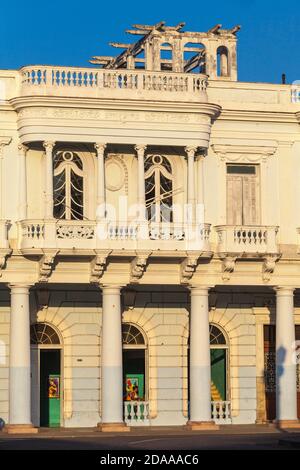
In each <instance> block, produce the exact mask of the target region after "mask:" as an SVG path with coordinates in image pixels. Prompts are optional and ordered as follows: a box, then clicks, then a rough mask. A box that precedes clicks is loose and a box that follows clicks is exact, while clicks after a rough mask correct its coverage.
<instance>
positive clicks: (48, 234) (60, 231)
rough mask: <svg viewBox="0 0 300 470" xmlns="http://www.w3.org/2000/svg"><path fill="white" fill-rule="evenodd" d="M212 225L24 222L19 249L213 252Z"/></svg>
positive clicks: (21, 224)
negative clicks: (211, 245)
mask: <svg viewBox="0 0 300 470" xmlns="http://www.w3.org/2000/svg"><path fill="white" fill-rule="evenodd" d="M209 236H210V225H209V224H199V225H197V226H193V227H191V226H185V225H184V224H176V223H152V222H150V223H148V222H141V223H136V222H133V223H128V222H124V223H122V222H100V223H97V222H95V221H89V220H82V221H79V220H76V221H75V220H55V219H53V220H46V221H44V220H23V221H21V222H19V248H20V249H23V250H26V249H27V250H36V249H44V248H57V249H60V250H63V249H73V250H74V249H79V250H80V249H89V250H93V249H96V248H109V249H113V248H116V249H139V248H142V249H150V250H151V249H152V250H153V249H160V250H186V249H189V248H191V249H198V250H199V251H202V252H210V240H209Z"/></svg>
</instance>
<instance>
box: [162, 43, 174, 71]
mask: <svg viewBox="0 0 300 470" xmlns="http://www.w3.org/2000/svg"><path fill="white" fill-rule="evenodd" d="M160 70H169V71H172V70H173V47H172V45H171V44H169V43H168V42H165V43H164V44H161V46H160Z"/></svg>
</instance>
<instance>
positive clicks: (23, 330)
mask: <svg viewBox="0 0 300 470" xmlns="http://www.w3.org/2000/svg"><path fill="white" fill-rule="evenodd" d="M9 287H10V291H11V311H10V345H9V347H10V350H9V424H8V426H6V430H7V431H8V432H9V433H28V432H30V433H32V432H37V429H36V428H33V426H32V423H31V384H30V315H29V288H30V286H29V285H25V284H14V285H10V286H9Z"/></svg>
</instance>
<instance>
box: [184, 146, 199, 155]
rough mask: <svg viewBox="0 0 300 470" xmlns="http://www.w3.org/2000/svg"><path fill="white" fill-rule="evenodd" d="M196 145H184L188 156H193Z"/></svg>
mask: <svg viewBox="0 0 300 470" xmlns="http://www.w3.org/2000/svg"><path fill="white" fill-rule="evenodd" d="M197 149H198V147H197V146H195V145H188V146H187V147H185V151H186V154H187V156H188V157H194V156H195V153H196V152H197Z"/></svg>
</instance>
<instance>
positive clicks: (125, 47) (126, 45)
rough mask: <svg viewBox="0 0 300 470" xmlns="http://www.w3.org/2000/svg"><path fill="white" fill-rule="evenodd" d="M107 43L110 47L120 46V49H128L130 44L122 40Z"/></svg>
mask: <svg viewBox="0 0 300 470" xmlns="http://www.w3.org/2000/svg"><path fill="white" fill-rule="evenodd" d="M109 45H110V46H112V47H120V48H122V49H128V47H130V46H131V44H125V43H123V42H110V43H109Z"/></svg>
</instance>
